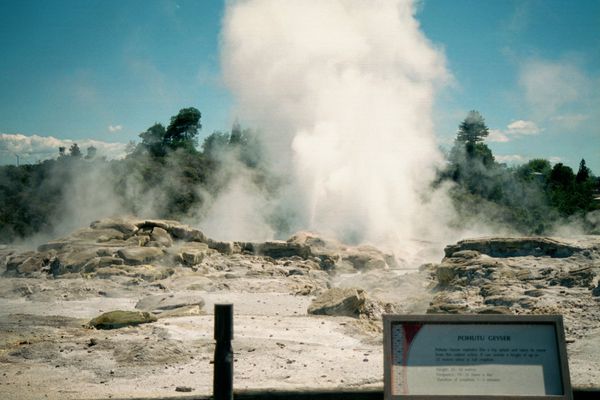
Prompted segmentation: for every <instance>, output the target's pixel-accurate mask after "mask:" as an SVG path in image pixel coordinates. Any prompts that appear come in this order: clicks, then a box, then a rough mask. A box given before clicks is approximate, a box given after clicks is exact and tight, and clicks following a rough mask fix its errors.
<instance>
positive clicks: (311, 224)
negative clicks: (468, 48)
mask: <svg viewBox="0 0 600 400" xmlns="http://www.w3.org/2000/svg"><path fill="white" fill-rule="evenodd" d="M414 13H415V7H414V4H413V2H412V1H402V0H373V1H365V0H315V1H306V0H286V1H279V0H249V1H239V2H231V3H229V5H228V7H227V10H226V14H225V18H224V26H223V33H222V39H223V43H222V65H223V71H224V76H225V80H226V83H227V84H228V86H229V87H230V88H231V90H232V91H233V93H234V95H235V97H236V99H237V107H238V108H237V112H238V115H239V116H240V118H241V119H242V120H243V121H247V122H250V123H251V124H253V125H256V126H257V127H258V128H259V129H260V130H261V132H262V133H263V141H264V143H265V144H266V145H267V146H268V148H269V150H270V153H269V155H270V157H271V159H272V162H273V163H274V165H275V168H276V169H277V171H279V172H282V171H284V172H287V173H289V175H290V177H291V182H292V183H291V185H290V188H289V190H288V192H287V194H286V195H284V196H283V198H282V199H281V201H282V203H283V204H286V205H287V206H288V207H289V209H290V213H293V214H294V215H295V216H296V219H295V221H294V225H293V226H292V229H309V230H315V231H318V232H320V233H323V234H330V235H331V234H333V235H335V236H336V237H338V238H340V239H343V240H351V241H355V242H372V243H376V244H378V245H380V246H386V247H391V248H392V249H398V248H401V247H402V246H403V245H404V244H406V241H407V240H408V239H411V238H416V237H419V238H427V239H434V240H435V239H436V237H437V239H440V238H441V237H440V235H439V234H440V233H442V232H440V230H443V229H445V228H443V227H444V226H445V222H446V221H447V219H448V218H450V217H451V216H450V215H448V213H449V211H448V210H449V209H450V207H449V203H448V202H447V200H446V199H444V198H443V197H442V198H437V197H436V198H435V199H434V200H433V201H430V200H431V197H432V195H431V193H430V183H431V181H432V179H433V177H434V169H435V166H436V165H439V163H440V162H441V160H442V157H441V155H440V154H439V152H438V150H437V145H436V142H435V137H434V134H433V124H432V118H431V115H432V106H433V102H434V95H435V92H436V89H437V88H438V87H439V86H440V85H441V84H443V83H444V82H445V81H447V79H448V78H449V73H448V72H447V70H446V67H445V58H444V55H443V54H442V53H441V52H440V51H439V50H437V49H436V48H435V47H434V46H433V45H432V44H431V43H430V42H429V41H428V40H427V38H426V37H425V36H424V35H423V33H422V32H421V31H420V29H419V23H418V21H417V20H416V18H415V15H414ZM433 204H435V206H433ZM238 222H243V219H242V220H240V221H238ZM443 233H446V232H443Z"/></svg>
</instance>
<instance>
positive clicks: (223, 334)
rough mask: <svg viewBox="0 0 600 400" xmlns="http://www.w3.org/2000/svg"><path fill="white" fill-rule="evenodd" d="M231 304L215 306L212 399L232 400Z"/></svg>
mask: <svg viewBox="0 0 600 400" xmlns="http://www.w3.org/2000/svg"><path fill="white" fill-rule="evenodd" d="M232 339H233V304H215V340H216V341H217V344H216V346H215V362H214V366H215V369H214V374H213V398H214V399H215V400H233V349H232V347H231V340H232Z"/></svg>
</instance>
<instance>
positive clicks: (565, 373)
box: [383, 315, 572, 400]
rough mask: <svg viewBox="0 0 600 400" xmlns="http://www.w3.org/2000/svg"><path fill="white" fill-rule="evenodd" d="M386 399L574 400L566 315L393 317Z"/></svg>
mask: <svg viewBox="0 0 600 400" xmlns="http://www.w3.org/2000/svg"><path fill="white" fill-rule="evenodd" d="M383 321H384V380H385V398H386V399H388V400H391V399H419V398H424V397H427V398H434V399H458V398H465V397H466V396H468V397H470V398H474V399H475V398H476V399H500V398H508V397H510V398H513V397H518V398H519V399H549V398H552V399H565V400H567V399H572V393H571V384H570V379H569V370H568V363H567V355H566V349H565V339H564V328H563V324H562V316H557V315H535V316H519V315H410V316H409V315H404V316H401V315H386V316H384V320H383Z"/></svg>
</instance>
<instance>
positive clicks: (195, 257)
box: [175, 242, 211, 266]
mask: <svg viewBox="0 0 600 400" xmlns="http://www.w3.org/2000/svg"><path fill="white" fill-rule="evenodd" d="M210 252H211V250H210V249H209V248H208V245H207V244H206V243H199V242H188V243H185V244H184V245H183V246H181V247H180V248H179V251H178V252H177V253H176V256H175V257H176V259H177V261H178V262H180V263H181V264H183V265H187V266H194V265H198V264H200V263H201V262H202V260H203V259H204V257H206V256H207V255H208V254H210Z"/></svg>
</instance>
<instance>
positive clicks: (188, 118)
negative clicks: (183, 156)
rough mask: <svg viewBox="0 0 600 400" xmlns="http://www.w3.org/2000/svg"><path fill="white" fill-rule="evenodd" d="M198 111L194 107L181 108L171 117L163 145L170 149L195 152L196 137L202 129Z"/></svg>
mask: <svg viewBox="0 0 600 400" xmlns="http://www.w3.org/2000/svg"><path fill="white" fill-rule="evenodd" d="M200 117H201V114H200V111H198V110H197V109H196V108H194V107H189V108H183V109H181V110H179V113H178V114H177V115H176V116H174V117H171V123H170V124H169V126H168V127H167V130H166V132H165V135H164V140H163V143H164V144H165V145H166V147H168V148H170V149H173V150H175V149H179V148H184V149H186V150H189V151H195V150H196V145H197V139H196V136H197V135H198V130H200V129H201V128H202V125H201V124H200Z"/></svg>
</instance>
